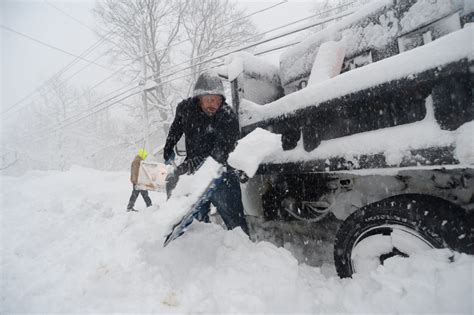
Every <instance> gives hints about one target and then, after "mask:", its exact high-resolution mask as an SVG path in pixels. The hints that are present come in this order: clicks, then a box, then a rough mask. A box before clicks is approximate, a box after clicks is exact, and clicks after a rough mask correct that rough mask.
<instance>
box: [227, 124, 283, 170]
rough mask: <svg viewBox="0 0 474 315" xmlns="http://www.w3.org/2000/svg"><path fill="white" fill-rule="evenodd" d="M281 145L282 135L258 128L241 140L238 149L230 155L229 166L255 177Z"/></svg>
mask: <svg viewBox="0 0 474 315" xmlns="http://www.w3.org/2000/svg"><path fill="white" fill-rule="evenodd" d="M280 145H281V135H276V134H274V133H271V132H269V131H267V130H265V129H262V128H257V129H255V130H254V131H252V132H251V133H249V134H248V135H246V136H245V137H244V138H242V139H240V140H239V142H238V143H237V147H236V148H235V150H234V151H233V152H232V153H231V154H230V155H229V160H228V162H229V165H230V166H232V167H233V168H235V169H238V170H242V171H244V172H245V173H246V174H247V175H248V176H250V177H253V176H254V175H255V173H256V172H257V169H258V166H259V165H260V163H262V161H263V160H264V159H265V158H266V157H267V156H270V155H271V154H273V153H274V152H275V151H277V150H278V148H279V147H280Z"/></svg>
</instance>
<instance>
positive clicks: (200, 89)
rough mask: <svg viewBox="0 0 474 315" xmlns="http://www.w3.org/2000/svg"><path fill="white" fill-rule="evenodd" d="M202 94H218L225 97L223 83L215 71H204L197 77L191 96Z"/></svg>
mask: <svg viewBox="0 0 474 315" xmlns="http://www.w3.org/2000/svg"><path fill="white" fill-rule="evenodd" d="M203 95H220V96H222V97H223V98H224V99H225V95H224V85H223V84H222V80H221V79H220V78H219V76H218V75H217V74H216V73H213V72H204V73H202V74H201V75H200V76H199V78H198V79H197V81H196V85H195V86H194V91H193V97H198V96H203Z"/></svg>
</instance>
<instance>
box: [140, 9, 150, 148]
mask: <svg viewBox="0 0 474 315" xmlns="http://www.w3.org/2000/svg"><path fill="white" fill-rule="evenodd" d="M145 38H146V27H145V16H144V15H143V14H142V31H141V36H140V46H141V51H142V56H143V57H142V67H143V68H142V82H141V84H142V86H143V94H142V102H143V124H144V125H145V128H144V133H145V134H144V137H143V140H144V141H145V143H144V145H143V147H144V148H145V150H147V151H148V152H150V139H149V136H150V126H149V117H148V97H147V84H146V76H147V75H146V45H145Z"/></svg>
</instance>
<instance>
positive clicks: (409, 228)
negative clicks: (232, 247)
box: [220, 0, 474, 277]
mask: <svg viewBox="0 0 474 315" xmlns="http://www.w3.org/2000/svg"><path fill="white" fill-rule="evenodd" d="M473 17H474V5H472V4H471V3H470V2H469V1H457V0H449V1H439V0H438V1H425V0H409V1H399V0H381V1H374V2H371V3H369V4H367V5H365V6H362V7H360V8H359V9H358V10H357V11H356V12H354V13H352V14H351V15H349V16H347V17H345V18H343V19H342V20H339V21H337V22H336V23H334V24H332V25H330V26H328V27H326V28H325V29H323V30H321V31H319V32H316V33H314V34H312V35H311V36H309V37H308V38H306V39H305V40H304V41H302V42H300V43H299V44H297V45H295V46H293V47H291V48H290V49H288V50H287V51H286V52H284V53H283V54H282V55H281V57H280V64H279V66H274V65H271V64H267V63H266V62H265V60H264V59H263V58H261V57H256V56H253V55H251V54H249V53H240V54H235V55H233V56H231V57H230V58H228V60H227V66H225V67H223V68H221V69H220V72H221V73H224V75H225V76H226V77H227V78H228V79H229V81H230V83H231V87H232V102H233V107H234V109H235V110H236V112H238V115H239V121H240V128H241V133H242V137H244V136H246V135H248V134H250V133H251V132H252V131H254V130H255V129H257V128H263V129H266V130H268V131H270V132H272V133H275V134H279V135H281V146H280V147H279V148H277V149H276V151H275V152H276V154H273V155H272V156H268V157H266V158H265V161H263V163H261V165H260V166H259V169H258V171H257V175H256V176H254V177H253V178H251V179H250V181H249V182H248V183H247V184H246V185H244V186H243V195H244V197H243V198H244V205H245V206H246V210H247V212H248V214H250V215H253V216H258V217H262V218H265V220H301V221H306V222H320V223H321V224H322V225H324V222H325V218H327V217H328V216H332V217H334V218H336V219H337V220H339V221H340V226H339V228H338V231H337V234H336V235H335V239H334V262H335V264H336V270H337V272H338V274H339V275H340V276H341V277H348V276H351V275H352V274H353V273H354V272H367V271H370V270H372V269H373V268H376V266H378V265H379V264H383V262H384V261H385V259H387V258H389V257H391V256H394V255H402V256H403V255H405V256H406V255H410V254H411V253H413V252H414V251H417V250H423V249H427V248H441V247H448V248H451V249H452V250H456V251H462V252H467V253H470V254H474V215H473V211H474V144H473V141H472V135H473V134H474V121H473V119H474V106H473V89H474V85H473V78H474V52H473V47H474V23H472V22H473V21H474V18H473ZM236 69H237V70H236ZM316 228H317V227H316Z"/></svg>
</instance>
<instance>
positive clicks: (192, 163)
mask: <svg viewBox="0 0 474 315" xmlns="http://www.w3.org/2000/svg"><path fill="white" fill-rule="evenodd" d="M203 162H204V159H203V158H202V157H199V156H196V157H194V158H192V159H189V160H187V161H186V163H187V164H188V169H187V172H188V174H194V173H195V172H196V171H197V170H198V169H199V168H200V167H201V165H202V164H203Z"/></svg>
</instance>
